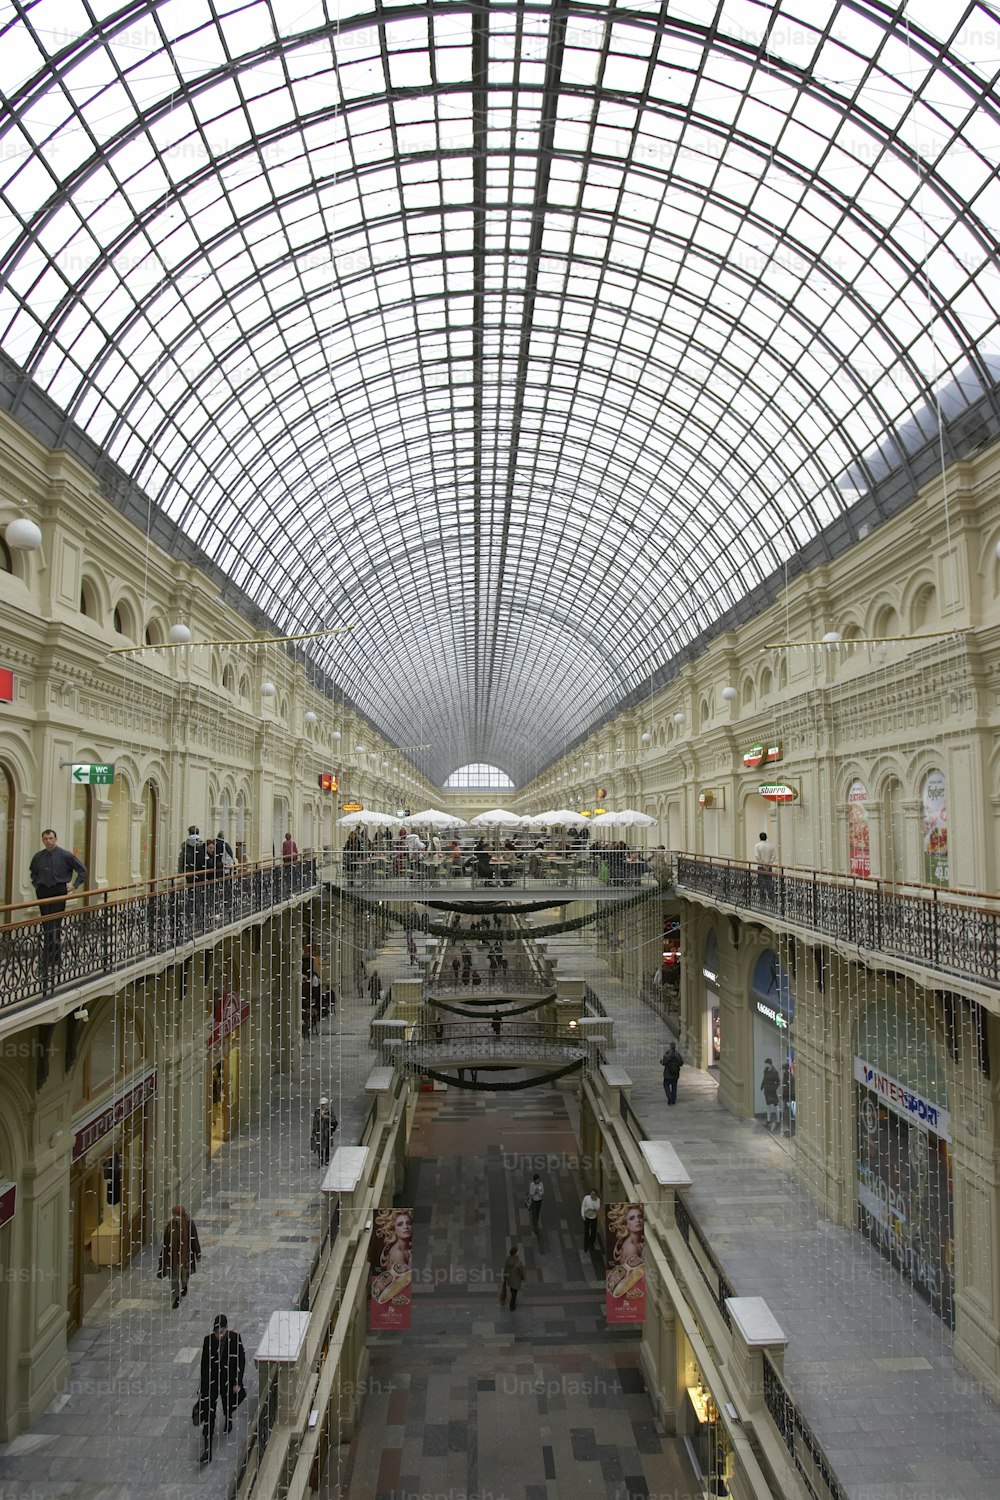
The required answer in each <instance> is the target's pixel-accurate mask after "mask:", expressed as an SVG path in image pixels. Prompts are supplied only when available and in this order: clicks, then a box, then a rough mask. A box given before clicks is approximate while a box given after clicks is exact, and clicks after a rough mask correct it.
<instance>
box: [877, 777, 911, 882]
mask: <svg viewBox="0 0 1000 1500" xmlns="http://www.w3.org/2000/svg"><path fill="white" fill-rule="evenodd" d="M882 805H883V817H882V838H883V850H882V875H883V877H884V878H885V879H886V880H906V878H907V873H906V843H905V834H904V831H903V830H904V828H905V826H906V825H905V821H904V818H903V785H902V782H900V781H898V780H897V779H896V777H894V776H893V777H891V778H890V779H889V781H887V782H886V784H885V791H884V792H883V796H882Z"/></svg>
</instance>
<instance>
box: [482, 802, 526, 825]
mask: <svg viewBox="0 0 1000 1500" xmlns="http://www.w3.org/2000/svg"><path fill="white" fill-rule="evenodd" d="M469 822H470V825H471V826H472V827H473V828H516V827H517V825H518V824H519V823H523V822H524V819H523V818H522V817H521V816H520V815H519V814H518V813H512V812H508V811H507V809H506V808H504V807H491V808H490V810H489V812H481V813H477V814H476V816H475V817H474V818H470V820H469Z"/></svg>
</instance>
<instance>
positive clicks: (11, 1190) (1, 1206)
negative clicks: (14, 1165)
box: [0, 1182, 17, 1229]
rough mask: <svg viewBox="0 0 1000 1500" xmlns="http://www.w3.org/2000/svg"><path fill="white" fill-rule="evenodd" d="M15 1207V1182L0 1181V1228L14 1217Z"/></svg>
mask: <svg viewBox="0 0 1000 1500" xmlns="http://www.w3.org/2000/svg"><path fill="white" fill-rule="evenodd" d="M16 1207H17V1183H16V1182H0V1229H4V1228H5V1227H6V1226H7V1225H8V1224H9V1223H10V1221H11V1219H12V1218H13V1217H14V1213H15V1211H16Z"/></svg>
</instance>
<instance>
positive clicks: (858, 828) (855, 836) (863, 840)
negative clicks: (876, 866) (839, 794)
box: [847, 781, 872, 876]
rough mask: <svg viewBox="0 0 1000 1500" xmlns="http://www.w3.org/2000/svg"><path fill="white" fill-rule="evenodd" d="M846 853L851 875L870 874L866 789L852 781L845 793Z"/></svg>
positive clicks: (857, 782) (862, 783) (861, 784)
mask: <svg viewBox="0 0 1000 1500" xmlns="http://www.w3.org/2000/svg"><path fill="white" fill-rule="evenodd" d="M847 852H848V856H849V858H850V862H851V874H852V875H864V876H868V875H870V874H871V872H872V858H871V841H870V838H869V831H868V788H867V787H866V786H865V784H864V782H863V781H852V782H851V787H850V790H849V792H848V793H847Z"/></svg>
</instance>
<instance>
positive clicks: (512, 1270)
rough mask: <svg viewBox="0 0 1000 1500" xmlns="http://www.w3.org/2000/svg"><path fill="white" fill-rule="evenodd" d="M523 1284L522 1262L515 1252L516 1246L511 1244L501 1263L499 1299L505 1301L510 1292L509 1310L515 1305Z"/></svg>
mask: <svg viewBox="0 0 1000 1500" xmlns="http://www.w3.org/2000/svg"><path fill="white" fill-rule="evenodd" d="M523 1285H524V1264H523V1262H522V1260H521V1257H520V1256H519V1255H518V1253H517V1246H516V1245H511V1247H510V1253H509V1254H508V1256H507V1259H506V1260H505V1261H504V1263H503V1280H502V1282H501V1283H500V1301H501V1303H504V1302H506V1301H507V1295H508V1293H509V1294H510V1310H511V1312H513V1311H514V1309H515V1307H516V1306H517V1294H518V1292H519V1291H520V1290H521V1287H522V1286H523Z"/></svg>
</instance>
